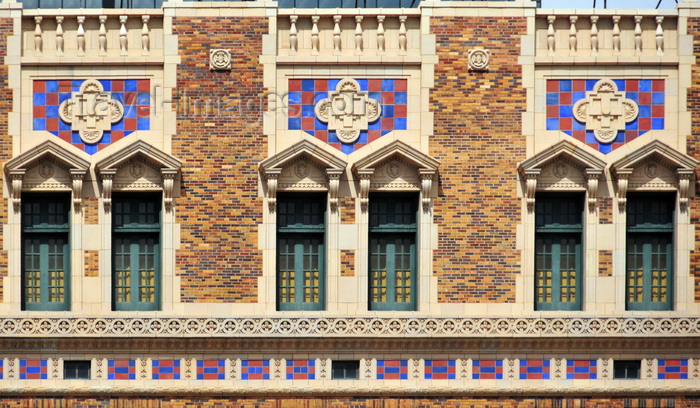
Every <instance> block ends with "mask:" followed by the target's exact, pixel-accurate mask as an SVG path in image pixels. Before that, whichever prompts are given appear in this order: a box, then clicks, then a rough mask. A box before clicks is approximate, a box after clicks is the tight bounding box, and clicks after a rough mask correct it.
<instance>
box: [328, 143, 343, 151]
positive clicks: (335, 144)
mask: <svg viewBox="0 0 700 408" xmlns="http://www.w3.org/2000/svg"><path fill="white" fill-rule="evenodd" d="M328 144H329V145H331V147H335V148H336V149H338V150H340V147H341V145H340V143H328Z"/></svg>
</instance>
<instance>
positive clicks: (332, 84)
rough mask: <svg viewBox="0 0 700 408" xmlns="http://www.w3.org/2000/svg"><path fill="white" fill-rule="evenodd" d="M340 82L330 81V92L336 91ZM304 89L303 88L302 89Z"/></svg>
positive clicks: (338, 80) (336, 80)
mask: <svg viewBox="0 0 700 408" xmlns="http://www.w3.org/2000/svg"><path fill="white" fill-rule="evenodd" d="M338 82H340V79H329V80H328V90H329V91H335V88H336V87H337V86H338ZM302 89H303V87H302Z"/></svg>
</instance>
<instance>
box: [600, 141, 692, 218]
mask: <svg viewBox="0 0 700 408" xmlns="http://www.w3.org/2000/svg"><path fill="white" fill-rule="evenodd" d="M697 166H698V160H696V159H694V158H692V157H690V156H688V155H686V154H683V153H681V152H679V151H678V150H676V149H674V148H672V147H670V146H668V145H667V144H664V143H663V142H660V141H658V140H654V141H653V142H651V143H649V144H647V145H645V146H643V147H641V148H639V149H637V150H635V151H633V152H632V153H630V154H628V155H627V156H625V157H623V158H622V159H620V160H618V161H616V162H615V163H613V164H612V166H611V173H612V174H613V176H614V177H615V180H616V182H617V203H618V207H620V209H624V207H625V204H626V203H627V191H628V190H634V191H663V190H676V189H678V196H679V204H680V207H681V210H682V211H685V210H686V208H687V206H688V198H689V192H690V184H691V180H692V179H693V177H694V176H695V168H696V167H697Z"/></svg>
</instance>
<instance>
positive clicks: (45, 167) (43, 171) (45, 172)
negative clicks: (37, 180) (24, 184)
mask: <svg viewBox="0 0 700 408" xmlns="http://www.w3.org/2000/svg"><path fill="white" fill-rule="evenodd" d="M39 175H40V176H41V177H43V178H45V179H48V178H51V176H53V164H51V163H49V162H43V163H41V164H40V165H39Z"/></svg>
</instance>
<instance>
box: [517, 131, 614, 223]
mask: <svg viewBox="0 0 700 408" xmlns="http://www.w3.org/2000/svg"><path fill="white" fill-rule="evenodd" d="M604 169H605V161H603V160H602V159H600V158H598V157H596V156H594V155H593V154H591V153H589V152H587V151H586V150H584V149H583V148H582V147H581V146H577V145H576V144H574V143H572V142H570V141H568V140H562V141H561V142H559V143H557V144H555V145H553V146H551V147H549V148H547V149H545V150H543V151H541V152H539V153H537V154H536V155H534V156H532V157H530V158H529V159H527V160H525V161H524V162H522V163H520V165H519V166H518V171H519V172H520V174H521V176H522V177H523V178H524V179H525V188H526V192H525V196H526V200H527V207H528V210H529V211H532V210H533V209H534V205H535V193H536V192H537V191H571V190H584V191H587V193H588V205H589V206H590V207H591V208H595V205H596V203H597V193H598V179H599V178H600V175H601V174H603V170H604Z"/></svg>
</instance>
